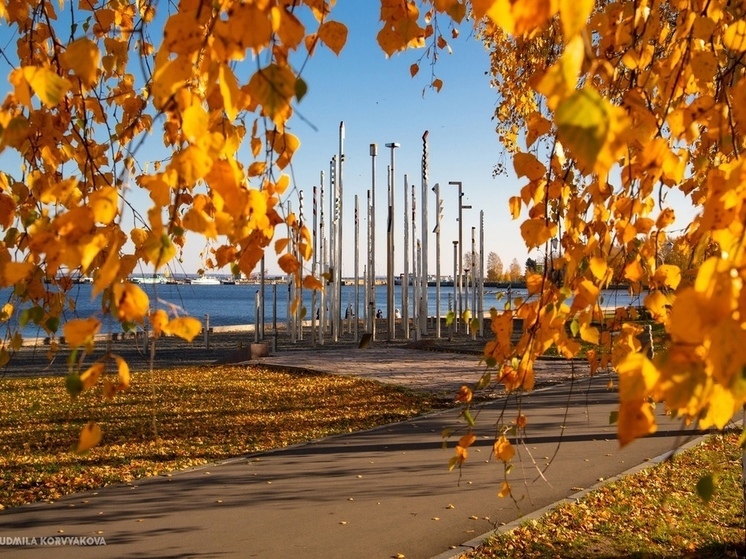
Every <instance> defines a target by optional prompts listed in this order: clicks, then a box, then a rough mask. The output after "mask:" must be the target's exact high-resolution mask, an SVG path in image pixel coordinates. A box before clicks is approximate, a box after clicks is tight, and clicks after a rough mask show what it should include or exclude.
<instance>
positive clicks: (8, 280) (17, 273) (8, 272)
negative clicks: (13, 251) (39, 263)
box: [2, 262, 36, 287]
mask: <svg viewBox="0 0 746 559" xmlns="http://www.w3.org/2000/svg"><path fill="white" fill-rule="evenodd" d="M35 268H36V266H34V264H33V263H32V262H6V263H5V265H4V266H3V268H2V278H3V286H5V287H8V286H10V285H13V284H16V283H18V282H19V281H24V280H25V279H26V278H27V277H29V275H31V273H32V272H33V271H34V269H35Z"/></svg>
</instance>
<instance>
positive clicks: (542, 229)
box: [521, 217, 557, 249]
mask: <svg viewBox="0 0 746 559" xmlns="http://www.w3.org/2000/svg"><path fill="white" fill-rule="evenodd" d="M556 230H557V224H555V223H547V220H546V219H544V218H543V217H537V218H534V219H527V220H526V221H524V222H523V223H521V236H522V237H523V240H524V241H525V242H526V247H527V248H529V249H533V248H536V247H538V246H541V245H543V244H544V243H546V242H547V241H548V240H549V239H551V238H552V237H554V234H555V231H556Z"/></svg>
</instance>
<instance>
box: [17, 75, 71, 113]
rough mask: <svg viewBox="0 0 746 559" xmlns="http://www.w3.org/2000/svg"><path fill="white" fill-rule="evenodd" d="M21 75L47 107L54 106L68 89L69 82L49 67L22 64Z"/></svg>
mask: <svg viewBox="0 0 746 559" xmlns="http://www.w3.org/2000/svg"><path fill="white" fill-rule="evenodd" d="M23 77H24V78H25V79H26V82H27V83H28V84H29V86H30V87H31V89H32V90H33V91H34V93H36V96H37V97H38V98H39V99H41V102H42V103H44V104H45V105H46V106H47V107H56V106H57V105H59V104H60V101H62V98H63V97H64V96H65V94H66V93H67V92H68V90H69V89H70V82H69V81H68V80H66V79H65V78H61V77H60V76H58V75H57V74H56V73H55V72H54V71H53V70H51V69H49V68H39V67H36V66H24V67H23Z"/></svg>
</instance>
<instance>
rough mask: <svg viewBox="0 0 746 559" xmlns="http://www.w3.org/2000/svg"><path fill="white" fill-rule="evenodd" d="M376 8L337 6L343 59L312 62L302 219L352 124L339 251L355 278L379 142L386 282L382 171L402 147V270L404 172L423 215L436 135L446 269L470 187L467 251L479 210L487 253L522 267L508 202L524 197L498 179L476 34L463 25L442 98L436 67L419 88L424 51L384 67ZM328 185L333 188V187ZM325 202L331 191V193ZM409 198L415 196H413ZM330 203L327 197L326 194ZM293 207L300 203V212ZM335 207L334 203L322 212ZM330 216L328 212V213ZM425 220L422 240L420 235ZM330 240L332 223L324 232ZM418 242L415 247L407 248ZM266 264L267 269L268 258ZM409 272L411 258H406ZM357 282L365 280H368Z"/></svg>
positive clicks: (507, 180) (329, 56)
mask: <svg viewBox="0 0 746 559" xmlns="http://www.w3.org/2000/svg"><path fill="white" fill-rule="evenodd" d="M378 5H379V4H378V2H372V1H365V2H338V3H337V5H336V6H335V8H334V10H333V12H332V15H333V18H334V19H337V20H340V21H342V22H343V23H345V24H346V25H347V26H348V29H349V35H348V41H347V45H346V46H345V49H344V50H343V51H342V53H341V55H340V56H339V57H337V56H335V55H334V54H333V53H331V51H329V49H326V48H319V49H318V50H317V52H316V54H315V55H314V56H313V57H312V58H311V59H310V61H309V62H308V64H307V66H306V69H305V70H304V74H303V77H304V79H305V80H306V82H307V83H308V85H309V92H308V94H307V95H306V97H305V98H303V99H302V101H301V102H300V103H299V104H298V106H297V110H298V112H299V113H300V114H301V115H302V116H303V118H304V119H306V120H307V121H309V122H310V123H311V124H312V125H313V126H314V127H316V129H317V130H314V129H313V128H312V127H311V126H310V125H309V124H306V123H305V122H303V121H302V120H299V119H296V120H295V121H294V123H293V124H292V132H293V133H294V134H296V135H297V136H299V137H300V139H301V149H300V150H299V151H298V152H297V153H296V155H295V158H294V165H293V172H294V176H295V179H296V184H297V186H298V188H299V189H301V190H303V191H304V197H305V200H304V206H305V208H306V211H305V215H306V218H307V220H309V223H310V219H311V217H310V216H311V196H312V194H311V191H312V187H313V185H317V184H318V182H319V173H320V171H322V170H323V171H324V172H325V173H326V174H327V176H328V169H329V161H330V160H331V158H332V156H333V155H334V154H335V153H337V150H338V144H339V141H338V135H339V125H340V122H342V121H344V124H345V144H344V152H345V167H344V202H343V204H344V213H345V221H344V224H343V230H344V242H343V247H344V253H343V263H342V273H343V275H345V276H351V275H352V274H353V272H354V270H353V265H354V254H353V246H354V243H353V241H354V239H353V232H354V222H353V205H354V196H355V195H356V194H357V195H358V198H359V206H360V215H361V224H360V231H361V232H360V235H361V240H360V242H361V245H362V248H361V253H360V261H361V264H360V269H361V271H362V266H363V265H364V261H365V254H366V251H365V246H366V245H365V242H366V241H365V239H366V237H365V234H366V223H365V222H364V221H363V220H364V219H365V216H366V210H365V206H366V202H367V191H368V189H370V188H371V157H370V155H369V145H370V144H371V143H376V144H378V157H377V171H376V173H377V187H376V217H377V219H376V222H377V225H376V227H377V234H376V248H377V250H376V274H377V275H384V276H385V274H386V252H385V251H386V233H385V225H386V217H385V216H386V213H385V212H386V207H387V181H386V170H387V166H388V164H389V162H390V150H389V149H387V148H385V147H384V146H385V144H386V143H388V142H397V143H399V144H401V147H400V148H399V149H397V150H396V154H395V158H396V159H395V167H396V178H395V182H396V197H395V205H396V214H395V215H396V222H395V238H396V239H397V243H396V246H397V248H396V251H395V268H396V272H397V273H399V272H400V271H401V270H402V261H403V250H402V245H403V223H402V222H403V211H404V198H403V197H404V192H403V183H404V174H407V175H408V178H409V183H410V185H411V184H412V183H413V182H414V184H415V185H416V197H417V207H418V212H419V210H420V208H421V207H422V200H421V178H420V177H421V167H420V164H421V158H422V135H423V133H424V132H425V131H426V130H428V131H429V137H428V143H429V163H430V165H429V167H430V169H429V184H430V186H432V185H434V184H435V183H436V182H437V183H440V187H441V197H442V198H443V200H444V216H443V222H442V228H441V231H442V234H441V243H442V248H441V270H442V273H443V274H448V273H451V272H450V271H452V270H453V245H452V242H453V241H454V240H458V221H457V217H458V194H457V188H456V187H455V186H449V185H448V183H449V181H461V182H462V183H463V192H464V204H465V205H471V206H472V207H473V209H471V210H464V224H463V226H464V229H463V231H464V233H463V234H464V241H465V245H466V246H465V248H466V249H469V250H470V246H471V227H477V244H478V243H479V241H478V235H479V211H480V210H484V212H485V255H486V254H488V253H489V252H491V251H494V252H496V253H497V254H498V255H500V257H501V258H502V260H503V263H504V264H505V266H506V267H507V266H508V265H509V263H510V261H511V260H512V259H513V258H517V259H518V261H519V262H520V263H521V265H523V263H524V262H525V260H526V257H527V252H526V248H525V245H524V244H523V241H522V240H521V238H520V231H519V224H520V222H518V221H513V220H512V219H511V218H510V215H509V212H508V203H507V201H508V198H509V196H511V195H514V194H516V193H517V191H518V189H519V187H520V183H519V181H517V179H515V177H505V176H501V177H498V178H496V179H495V178H493V177H492V171H493V168H494V166H495V164H496V163H497V162H498V161H500V160H501V158H502V159H504V158H505V155H504V154H503V152H502V150H501V147H500V146H499V144H498V141H497V135H496V133H495V131H494V123H493V121H492V116H493V112H494V107H495V103H496V100H497V97H496V93H495V91H494V90H493V89H491V88H490V80H489V75H487V72H488V70H489V59H488V54H487V52H486V51H485V50H484V48H483V47H482V45H481V43H480V42H478V41H477V40H476V39H475V38H474V36H473V32H472V28H471V24H470V23H465V24H464V25H462V27H461V29H460V31H461V35H460V36H459V38H458V39H457V40H455V41H453V42H452V46H453V54H448V53H447V52H446V51H440V57H439V59H438V61H437V64H436V66H435V70H434V71H435V73H436V76H437V77H439V78H440V79H442V80H443V82H444V86H443V88H442V90H441V91H440V93H437V92H435V91H434V90H432V89H429V88H428V89H426V91H425V93H424V96H423V89H425V88H426V87H427V85H428V84H429V83H430V69H429V66H428V64H429V61H427V60H426V61H423V63H422V65H421V68H420V73H419V74H418V75H417V76H415V77H414V78H412V77H411V76H410V73H409V67H410V65H411V64H412V63H413V62H416V61H417V60H418V59H419V58H420V56H422V54H423V53H424V50H421V49H420V50H410V51H407V52H404V53H400V54H397V55H394V56H393V57H392V58H390V59H387V58H386V56H385V54H384V53H383V51H382V50H381V49H380V48H379V46H378V44H377V42H376V34H377V33H378V30H379V28H380V22H379V21H378V19H379V13H378ZM327 180H328V179H327ZM327 192H328V190H327ZM410 194H411V192H410ZM327 200H328V196H327ZM293 207H294V208H297V203H296V202H295V201H294V202H293ZM327 208H328V205H327ZM428 208H429V212H428V220H429V225H430V227H429V228H430V230H431V231H432V228H433V227H434V224H435V212H436V208H435V195H434V193H433V192H431V191H430V192H428ZM326 213H327V215H328V211H327V212H326ZM419 220H420V218H419V217H418V222H417V236H418V238H419V237H421V234H422V231H421V229H422V228H421V226H420V221H419ZM327 230H328V222H327ZM428 242H429V251H428V252H429V257H428V258H429V261H430V264H429V271H430V273H434V270H435V264H434V262H435V239H434V235H432V234H431V235H430V240H429V241H428ZM410 244H411V240H410ZM268 260H269V259H268ZM410 262H411V257H410ZM361 273H362V272H361Z"/></svg>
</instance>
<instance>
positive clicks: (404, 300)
mask: <svg viewBox="0 0 746 559" xmlns="http://www.w3.org/2000/svg"><path fill="white" fill-rule="evenodd" d="M408 191H409V180H408V178H407V175H404V273H403V274H402V280H401V307H402V314H401V324H402V329H403V330H404V339H405V340H408V339H409V215H408V214H409V198H408V196H409V192H408Z"/></svg>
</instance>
